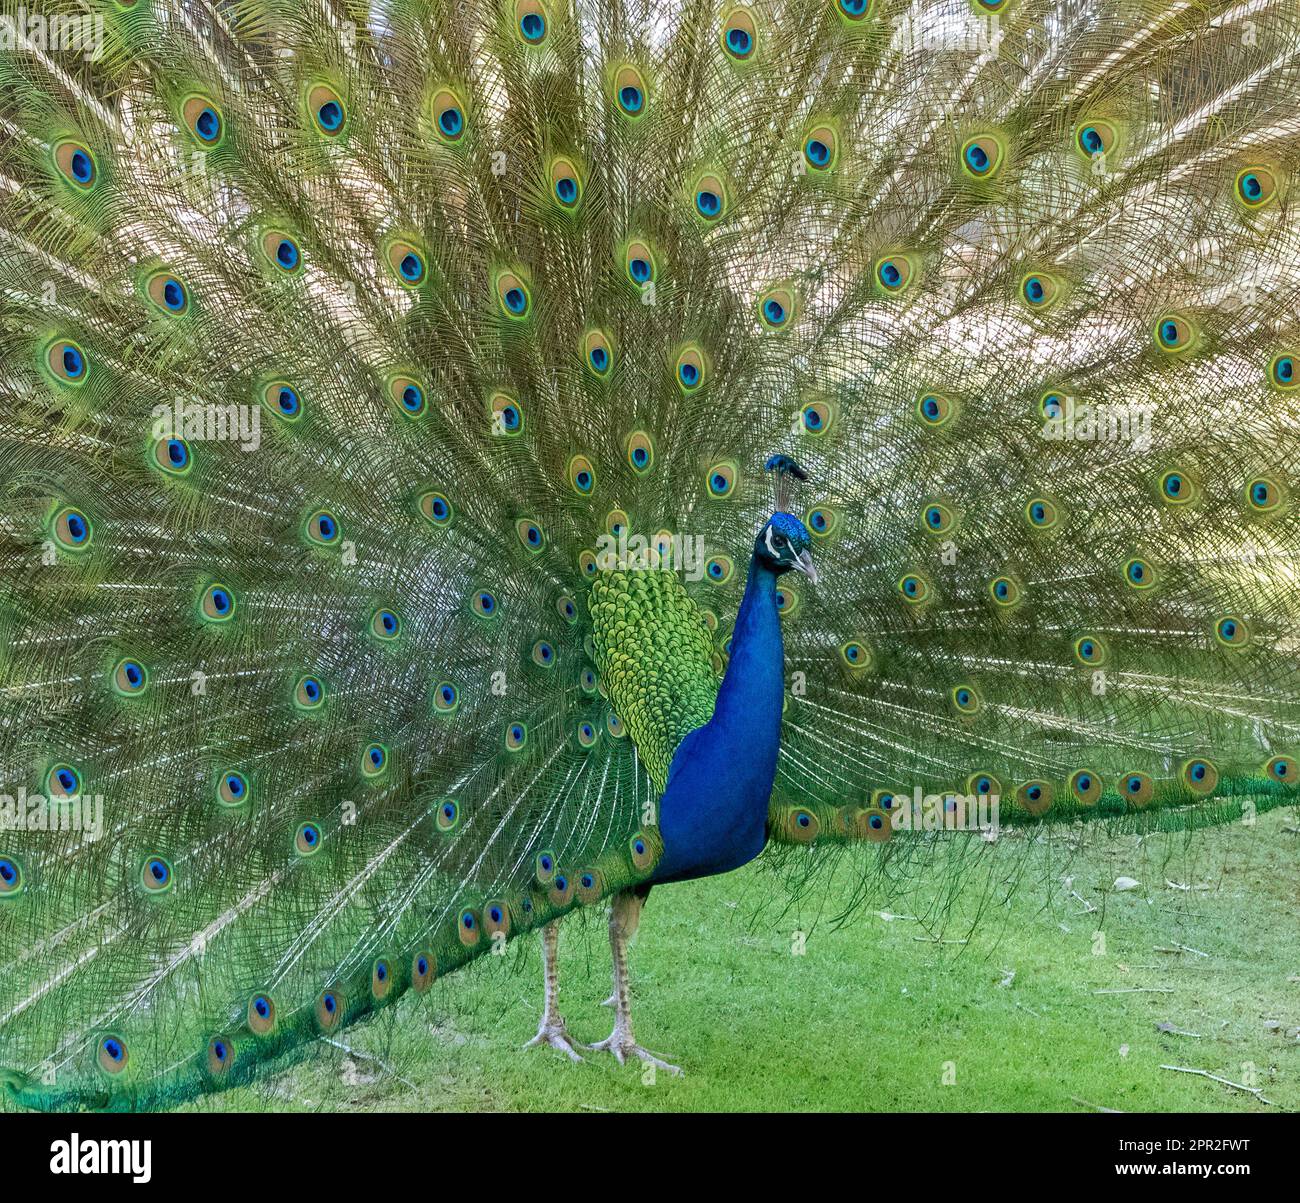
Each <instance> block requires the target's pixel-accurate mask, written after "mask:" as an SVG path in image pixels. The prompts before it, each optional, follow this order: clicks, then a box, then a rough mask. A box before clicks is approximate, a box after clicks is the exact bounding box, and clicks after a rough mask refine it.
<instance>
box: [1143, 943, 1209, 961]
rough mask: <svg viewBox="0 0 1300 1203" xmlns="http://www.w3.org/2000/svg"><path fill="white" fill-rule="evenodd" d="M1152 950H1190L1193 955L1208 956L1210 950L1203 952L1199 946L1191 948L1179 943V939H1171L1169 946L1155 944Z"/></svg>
mask: <svg viewBox="0 0 1300 1203" xmlns="http://www.w3.org/2000/svg"><path fill="white" fill-rule="evenodd" d="M1151 951H1152V952H1190V953H1191V954H1192V955H1193V956H1197V957H1208V956H1209V955H1210V954H1209V953H1208V952H1202V951H1201V950H1200V949H1199V948H1189V947H1188V946H1187V945H1186V944H1179V943H1178V941H1177V940H1170V941H1169V947H1168V948H1162V947H1161V946H1160V945H1159V944H1157V945H1155V946H1154V947H1153V948H1152V950H1151Z"/></svg>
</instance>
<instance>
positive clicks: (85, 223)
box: [0, 0, 1300, 1110]
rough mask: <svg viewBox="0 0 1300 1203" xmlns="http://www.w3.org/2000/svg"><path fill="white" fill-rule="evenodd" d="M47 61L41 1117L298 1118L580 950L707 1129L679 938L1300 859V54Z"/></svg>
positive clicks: (31, 843) (11, 685) (39, 113)
mask: <svg viewBox="0 0 1300 1203" xmlns="http://www.w3.org/2000/svg"><path fill="white" fill-rule="evenodd" d="M0 39H2V41H3V48H4V54H3V55H0V464H2V465H3V472H2V474H0V631H2V632H3V644H0V774H2V775H3V779H2V780H0V1083H3V1086H4V1088H5V1091H6V1093H7V1095H8V1098H9V1100H10V1101H11V1102H13V1103H16V1104H18V1105H21V1106H24V1107H34V1108H42V1109H72V1108H98V1109H109V1110H130V1109H158V1108H166V1107H170V1106H174V1105H176V1104H178V1103H180V1102H183V1101H185V1100H187V1099H190V1098H193V1097H195V1096H198V1095H200V1094H203V1093H204V1092H210V1091H217V1090H222V1089H225V1088H228V1087H230V1086H234V1085H237V1084H247V1083H251V1082H255V1081H257V1080H259V1079H263V1078H265V1077H266V1076H267V1075H268V1074H270V1073H272V1072H275V1071H277V1070H278V1069H279V1068H280V1067H282V1066H283V1065H285V1064H286V1063H288V1062H289V1060H291V1059H292V1058H294V1057H298V1056H302V1055H306V1053H307V1052H308V1051H309V1050H310V1049H311V1047H312V1046H313V1044H314V1043H315V1042H316V1041H317V1040H318V1039H320V1038H321V1037H331V1036H332V1035H334V1034H337V1033H338V1032H339V1031H340V1030H341V1029H342V1028H344V1027H345V1026H346V1025H349V1024H352V1023H355V1022H357V1021H360V1020H362V1019H364V1018H366V1017H368V1016H373V1015H375V1014H376V1013H378V1012H380V1011H382V1010H384V1009H385V1008H389V1007H392V1006H394V1005H396V1004H398V1003H399V1000H401V999H402V998H403V996H405V995H408V994H414V995H420V994H423V993H425V992H427V991H428V990H429V988H430V986H431V984H432V983H433V982H434V981H435V980H436V979H438V978H441V977H445V976H446V975H448V974H450V973H452V972H453V971H454V970H456V969H457V968H458V967H460V966H463V965H465V964H466V963H468V962H470V961H471V960H473V959H474V958H477V957H480V956H483V955H485V954H486V955H490V954H492V953H493V952H496V951H498V950H500V949H502V948H503V947H504V946H505V943H506V942H507V941H508V940H510V939H513V938H514V937H517V936H520V935H523V934H525V933H532V932H538V933H540V937H541V941H542V948H543V954H544V956H543V961H544V970H545V978H544V985H545V994H544V998H545V1006H544V1013H543V1015H542V1018H541V1023H540V1025H539V1029H538V1034H537V1037H536V1039H535V1040H534V1041H533V1042H532V1043H534V1044H539V1045H544V1046H548V1047H551V1048H554V1049H558V1050H560V1051H561V1052H562V1053H564V1054H565V1055H566V1056H568V1057H572V1058H575V1059H576V1058H579V1057H580V1056H581V1055H582V1053H581V1052H580V1051H579V1046H577V1045H576V1042H575V1041H573V1040H572V1039H571V1038H570V1036H569V1034H568V1031H567V1028H566V1025H565V1021H564V1018H563V1016H562V1014H561V1012H560V1009H559V1005H558V996H557V964H556V953H557V928H558V925H559V923H560V922H561V921H562V920H563V919H564V917H565V916H567V915H569V914H570V913H572V912H574V911H584V910H586V911H588V912H593V911H594V912H596V913H598V914H599V913H600V911H601V908H602V907H604V906H606V905H608V907H609V930H610V940H611V946H612V951H613V976H614V983H613V985H614V989H613V995H612V998H611V1000H610V1002H611V1004H612V1007H613V1011H614V1026H613V1031H612V1033H611V1035H610V1037H609V1038H608V1039H607V1040H605V1041H603V1042H601V1043H600V1044H599V1045H596V1046H594V1047H595V1048H597V1049H601V1050H604V1051H608V1052H610V1053H612V1054H613V1055H614V1057H615V1058H617V1060H618V1061H619V1062H620V1063H622V1062H625V1061H637V1060H643V1061H648V1062H650V1063H652V1064H653V1065H655V1066H656V1067H659V1068H663V1069H665V1070H671V1069H675V1068H677V1067H675V1066H673V1065H672V1064H671V1063H670V1062H669V1061H668V1060H667V1059H666V1057H663V1056H659V1055H658V1054H654V1053H651V1052H649V1051H647V1049H645V1048H643V1047H642V1045H641V1044H640V1043H639V1042H638V1039H637V1037H636V1036H635V1035H634V1031H633V1026H632V1017H631V1007H630V997H631V996H630V991H629V974H628V940H629V939H630V937H631V935H632V933H633V932H634V931H635V929H636V927H637V924H638V922H639V920H640V918H641V915H642V912H643V907H644V906H645V905H646V903H647V899H648V897H649V896H650V894H651V891H652V890H653V891H654V892H655V898H656V901H657V899H658V897H659V890H658V889H657V887H660V886H671V887H674V889H676V888H678V883H684V882H687V881H690V880H692V879H695V878H699V877H703V876H707V875H714V874H721V873H725V872H728V871H730V870H733V869H735V868H737V867H738V866H741V865H743V864H746V863H747V862H750V861H752V860H754V858H756V857H759V856H760V855H761V856H763V857H765V858H771V859H773V861H774V863H785V861H786V860H787V859H789V858H796V860H795V861H794V862H792V863H799V864H803V865H807V866H811V865H814V864H816V863H820V861H822V860H824V859H825V858H827V857H843V856H850V857H853V858H860V860H861V863H862V865H863V866H864V870H863V871H864V872H868V871H870V866H871V865H873V864H876V865H878V864H880V863H882V862H883V861H884V859H885V858H887V857H890V856H893V855H896V854H897V852H898V850H899V849H901V848H904V847H907V846H909V845H911V846H914V845H916V843H917V842H918V841H927V840H934V839H940V840H944V839H947V840H966V841H976V842H977V841H979V840H980V839H981V837H983V838H985V839H988V838H991V837H992V836H993V835H995V834H996V832H995V830H994V827H995V826H997V827H1002V826H1005V827H1008V828H1010V827H1015V826H1016V825H1023V826H1026V827H1040V828H1043V829H1044V830H1047V829H1050V828H1052V827H1053V826H1059V825H1072V824H1076V823H1079V822H1084V821H1088V820H1098V821H1102V822H1103V823H1109V824H1111V825H1114V826H1121V827H1125V828H1127V829H1133V830H1149V829H1175V828H1177V829H1183V828H1188V829H1190V828H1195V827H1201V826H1205V825H1208V824H1212V823H1216V822H1224V821H1227V820H1230V819H1233V818H1237V817H1240V816H1241V815H1243V814H1244V813H1246V812H1247V811H1248V810H1249V811H1251V812H1254V811H1258V810H1263V809H1266V808H1268V807H1272V806H1276V805H1281V804H1288V803H1293V802H1294V801H1295V800H1296V797H1297V794H1296V784H1297V778H1298V777H1300V762H1298V761H1297V756H1298V755H1300V666H1298V662H1297V653H1298V650H1300V641H1298V635H1300V593H1298V591H1297V573H1298V572H1300V562H1298V560H1297V557H1298V556H1300V527H1298V526H1297V506H1296V503H1297V491H1298V490H1300V470H1298V469H1297V457H1296V451H1295V448H1296V445H1297V444H1296V438H1297V432H1298V422H1300V405H1298V404H1297V397H1300V394H1298V393H1297V392H1296V389H1297V386H1298V385H1300V379H1298V378H1297V377H1296V375H1295V368H1296V364H1295V359H1296V358H1297V356H1300V324H1298V322H1297V316H1296V314H1297V297H1298V295H1300V294H1298V292H1297V286H1298V283H1300V228H1298V227H1297V223H1296V221H1295V218H1294V216H1293V208H1292V206H1293V205H1294V203H1295V198H1294V197H1293V196H1292V194H1291V192H1290V189H1291V187H1292V185H1293V184H1297V183H1300V175H1298V172H1300V150H1298V149H1297V148H1298V147H1300V101H1298V100H1297V97H1298V96H1300V13H1297V11H1296V9H1295V6H1294V5H1293V4H1292V3H1290V0H1174V2H1170V3H1164V2H1162V3H1155V2H1154V0H735V2H732V0H374V2H372V0H365V2H364V3H363V2H360V0H41V3H40V4H38V5H37V4H32V3H31V0H28V3H27V4H26V5H25V6H20V5H18V4H16V3H13V2H12V0H3V3H0ZM989 816H992V818H990V817H989ZM855 863H856V861H855ZM765 880H766V879H765ZM681 888H683V889H684V888H685V887H684V886H683V887H681ZM671 896H672V891H669V897H670V898H671ZM651 913H652V914H653V910H652V912H651ZM406 1005H411V1004H410V1003H409V1002H408V1003H407V1004H406ZM649 1043H651V1044H654V1043H655V1042H654V1041H650V1042H649ZM521 1055H522V1054H521ZM564 1064H565V1063H564V1061H563V1060H562V1059H561V1058H556V1065H557V1069H559V1068H562V1067H563V1066H564Z"/></svg>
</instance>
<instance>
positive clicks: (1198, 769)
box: [1179, 756, 1219, 794]
mask: <svg viewBox="0 0 1300 1203" xmlns="http://www.w3.org/2000/svg"><path fill="white" fill-rule="evenodd" d="M1179 776H1180V777H1181V778H1182V782H1183V785H1185V786H1186V787H1187V788H1188V789H1189V790H1191V791H1192V793H1194V794H1212V793H1214V790H1215V787H1216V786H1217V785H1218V784H1219V770H1218V769H1217V768H1216V767H1215V765H1214V763H1213V761H1210V760H1206V759H1205V758H1204V757H1199V756H1198V757H1196V758H1194V759H1192V760H1186V761H1184V762H1183V766H1182V768H1181V770H1180V771H1179Z"/></svg>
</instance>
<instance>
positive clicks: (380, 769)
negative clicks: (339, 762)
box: [361, 743, 388, 779]
mask: <svg viewBox="0 0 1300 1203" xmlns="http://www.w3.org/2000/svg"><path fill="white" fill-rule="evenodd" d="M386 772H388V748H387V747H386V746H385V745H384V744H381V743H373V744H368V745H367V746H366V749H365V751H364V752H362V753H361V775H362V776H363V777H368V778H372V779H373V778H375V777H382V776H383V775H384V774H385V773H386Z"/></svg>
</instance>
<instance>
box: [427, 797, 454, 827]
mask: <svg viewBox="0 0 1300 1203" xmlns="http://www.w3.org/2000/svg"><path fill="white" fill-rule="evenodd" d="M433 823H434V826H435V827H437V829H438V830H439V831H440V832H441V833H442V834H443V835H447V834H448V833H450V832H452V831H455V830H456V828H457V827H458V826H459V825H460V803H459V802H457V801H456V800H455V799H454V798H443V799H442V800H441V801H440V802H439V803H438V804H437V805H436V806H435V807H434V811H433Z"/></svg>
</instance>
